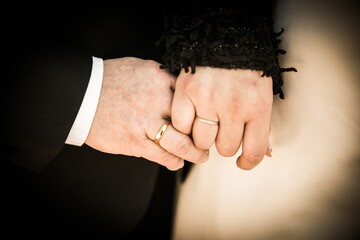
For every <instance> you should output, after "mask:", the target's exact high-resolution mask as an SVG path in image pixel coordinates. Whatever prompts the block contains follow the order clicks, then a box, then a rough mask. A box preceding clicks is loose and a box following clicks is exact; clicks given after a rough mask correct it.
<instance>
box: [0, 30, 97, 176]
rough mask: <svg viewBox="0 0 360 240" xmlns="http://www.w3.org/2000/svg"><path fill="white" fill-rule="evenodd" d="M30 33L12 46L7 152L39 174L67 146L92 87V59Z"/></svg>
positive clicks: (8, 61)
mask: <svg viewBox="0 0 360 240" xmlns="http://www.w3.org/2000/svg"><path fill="white" fill-rule="evenodd" d="M24 32H26V31H24ZM26 33H27V34H26V35H20V34H18V35H16V34H14V35H13V38H12V39H11V38H9V41H8V47H9V48H11V51H10V50H9V51H8V52H7V53H8V55H7V56H6V57H7V58H6V64H5V65H6V69H5V76H6V81H5V89H6V90H5V93H4V94H3V95H2V98H3V101H2V102H3V103H5V114H4V115H3V116H4V117H5V124H3V130H2V132H3V134H2V138H1V141H2V143H1V147H2V151H1V152H2V155H5V159H9V160H10V161H12V162H14V163H16V164H19V165H21V166H24V167H26V168H29V169H31V170H34V171H37V172H39V171H41V170H42V169H43V168H44V167H45V166H46V165H47V164H48V163H49V162H50V161H51V160H52V159H53V158H54V157H55V156H56V154H58V153H59V152H60V151H61V149H62V147H63V146H64V143H65V140H66V138H67V135H68V133H69V131H70V129H71V127H72V124H73V122H74V120H75V118H76V115H77V113H78V110H79V108H80V105H81V102H82V99H83V96H84V94H85V91H86V88H87V84H88V81H89V78H90V73H91V68H92V57H91V56H90V55H87V54H84V53H83V52H81V51H79V50H77V49H74V48H71V47H69V46H67V45H66V44H65V43H63V42H59V41H57V40H54V39H51V38H49V37H47V36H45V35H41V34H39V35H38V34H30V33H29V32H26ZM15 37H16V38H15ZM2 159H4V158H2Z"/></svg>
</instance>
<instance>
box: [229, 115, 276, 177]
mask: <svg viewBox="0 0 360 240" xmlns="http://www.w3.org/2000/svg"><path fill="white" fill-rule="evenodd" d="M269 134H270V132H269V120H267V119H266V118H261V119H257V120H254V121H250V122H248V123H247V124H246V126H245V130H244V140H243V144H242V154H241V156H240V157H239V158H238V159H237V161H236V163H237V166H238V167H239V168H241V169H244V170H250V169H252V168H254V167H255V166H257V165H258V164H259V163H260V162H261V161H262V159H263V158H264V155H265V154H266V151H267V148H268V146H269Z"/></svg>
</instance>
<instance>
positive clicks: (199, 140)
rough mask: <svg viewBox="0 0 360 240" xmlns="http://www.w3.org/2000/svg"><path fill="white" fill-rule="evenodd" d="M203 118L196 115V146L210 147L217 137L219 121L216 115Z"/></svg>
mask: <svg viewBox="0 0 360 240" xmlns="http://www.w3.org/2000/svg"><path fill="white" fill-rule="evenodd" d="M210 119H211V118H202V117H199V116H196V117H195V120H194V124H193V130H192V136H193V140H194V144H195V146H196V147H198V148H201V149H209V148H210V147H211V146H212V145H213V144H214V142H215V138H216V135H217V132H218V129H219V125H218V124H219V123H218V121H217V120H216V121H215V119H216V118H215V117H213V118H212V119H213V120H210Z"/></svg>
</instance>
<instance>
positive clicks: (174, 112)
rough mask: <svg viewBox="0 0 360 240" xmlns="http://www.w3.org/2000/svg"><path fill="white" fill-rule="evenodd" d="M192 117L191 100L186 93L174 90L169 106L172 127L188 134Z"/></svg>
mask: <svg viewBox="0 0 360 240" xmlns="http://www.w3.org/2000/svg"><path fill="white" fill-rule="evenodd" d="M194 118H195V108H194V105H193V103H192V102H191V100H190V99H189V98H188V97H187V96H186V95H183V94H182V92H181V90H175V93H174V98H173V102H172V106H171V121H172V125H173V126H174V128H176V129H177V130H178V131H180V132H182V133H185V134H188V135H189V134H191V130H192V126H193V121H194Z"/></svg>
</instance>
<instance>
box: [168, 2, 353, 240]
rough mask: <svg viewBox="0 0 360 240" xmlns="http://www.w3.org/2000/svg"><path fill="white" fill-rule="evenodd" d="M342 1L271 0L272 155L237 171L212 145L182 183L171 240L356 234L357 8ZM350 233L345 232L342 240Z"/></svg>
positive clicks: (231, 160)
mask: <svg viewBox="0 0 360 240" xmlns="http://www.w3.org/2000/svg"><path fill="white" fill-rule="evenodd" d="M359 9H360V8H359V4H356V5H355V3H352V2H351V3H350V1H348V2H347V1H300V0H288V1H285V0H283V1H279V2H278V5H277V11H276V19H275V23H276V24H275V26H276V27H275V30H280V29H281V27H284V28H285V32H284V33H283V34H282V36H281V37H280V38H281V39H282V43H281V45H280V46H281V48H282V49H284V50H286V51H287V54H285V55H284V56H281V58H280V61H281V65H282V67H295V68H297V70H298V72H297V73H294V72H289V73H284V74H283V78H284V82H285V83H284V93H285V100H281V99H278V97H275V98H274V99H275V100H274V107H273V115H272V130H271V137H270V139H271V145H272V148H273V157H272V158H269V157H265V158H264V160H263V161H262V162H261V163H260V165H258V166H257V167H256V168H254V169H253V170H250V171H244V170H241V169H238V168H237V167H236V164H235V161H236V157H237V156H238V155H239V154H240V153H241V150H239V153H238V154H237V155H236V156H234V157H230V158H226V157H222V156H220V155H219V154H218V153H217V151H216V148H215V147H213V148H212V149H211V156H210V160H209V161H208V162H207V163H205V164H203V165H197V166H195V168H194V169H193V171H192V172H190V175H189V177H188V178H187V180H186V182H185V183H184V185H183V186H182V188H181V191H180V196H179V197H180V198H179V205H178V209H177V212H176V213H177V214H176V224H175V229H174V237H173V239H174V240H183V239H206V240H208V239H216V240H222V239H224V240H225V239H226V240H227V239H242V240H248V239H256V240H259V239H266V240H268V239H350V237H353V235H354V234H359V233H360V124H359V123H360V111H359V110H360V68H359V67H360V41H359V40H360V28H359V23H360V21H359V20H360V12H359ZM347 237H349V238H347Z"/></svg>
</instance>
